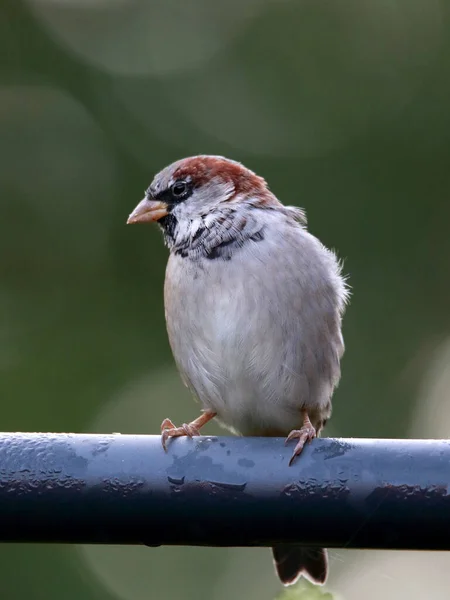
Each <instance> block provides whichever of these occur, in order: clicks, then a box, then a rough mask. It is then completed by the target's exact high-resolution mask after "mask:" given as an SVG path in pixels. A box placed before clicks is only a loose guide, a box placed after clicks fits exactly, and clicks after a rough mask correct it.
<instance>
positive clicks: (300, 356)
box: [127, 155, 349, 586]
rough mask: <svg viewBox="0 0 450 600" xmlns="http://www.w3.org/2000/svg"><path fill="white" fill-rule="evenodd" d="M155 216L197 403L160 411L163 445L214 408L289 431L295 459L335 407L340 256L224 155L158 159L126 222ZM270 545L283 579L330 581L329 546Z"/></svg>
mask: <svg viewBox="0 0 450 600" xmlns="http://www.w3.org/2000/svg"><path fill="white" fill-rule="evenodd" d="M296 188H297V186H294V190H296ZM152 222H156V223H157V224H158V225H159V227H160V228H161V230H162V233H163V237H164V241H165V244H166V246H167V247H168V249H169V258H168V262H167V267H166V275H165V282H164V306H165V318H166V326H167V332H168V337H169V342H170V346H171V349H172V353H173V356H174V359H175V363H176V365H177V368H178V370H179V372H180V375H181V378H182V379H183V381H184V383H185V385H186V386H187V387H188V388H189V390H190V391H191V393H192V395H193V396H194V398H195V399H197V401H199V402H200V404H201V406H202V410H201V414H200V416H199V417H198V418H196V419H194V420H193V421H192V422H190V423H184V424H183V425H181V426H176V425H175V424H174V423H173V422H172V421H171V420H170V419H164V421H163V422H162V424H161V439H162V445H163V447H164V449H166V445H167V442H168V440H169V439H170V438H174V437H178V436H189V437H192V436H197V435H199V434H200V429H201V428H202V427H203V426H204V425H205V424H206V423H208V422H209V421H211V420H212V419H214V418H215V419H216V420H217V421H218V422H219V423H220V424H221V425H223V426H225V427H227V428H228V429H230V430H231V431H232V432H234V433H236V434H238V435H244V436H271V437H273V436H276V437H278V436H283V437H286V443H290V442H291V441H294V440H295V441H296V444H295V447H294V450H293V454H292V457H291V459H290V463H289V464H290V465H291V464H292V463H293V461H294V460H295V459H296V457H298V456H299V455H300V454H301V452H302V450H303V447H304V446H305V444H306V443H309V442H310V441H311V440H312V439H313V438H315V437H316V436H318V435H319V434H320V432H321V430H322V429H323V427H324V426H325V424H326V422H327V420H328V419H329V418H330V416H331V397H332V394H333V391H334V389H335V388H336V386H337V384H338V382H339V379H340V375H341V370H340V360H341V357H342V355H343V352H344V341H343V336H342V318H343V315H344V312H345V308H346V305H347V303H348V298H349V286H348V284H347V281H346V279H347V278H346V277H344V276H343V274H342V262H341V261H340V260H339V259H338V258H337V256H336V254H335V252H334V251H332V250H329V249H328V248H326V247H325V246H324V245H323V244H322V243H321V242H320V241H319V240H318V238H317V237H315V236H313V235H312V234H311V233H310V232H309V231H308V229H307V221H306V214H305V211H304V210H303V209H301V208H298V207H293V206H285V205H284V204H282V203H281V202H280V201H279V200H278V198H277V197H276V196H275V194H274V193H273V192H272V191H271V190H270V189H269V186H268V184H267V182H266V181H265V180H264V179H263V178H262V177H260V176H259V175H257V174H256V173H254V172H253V171H251V170H250V169H248V168H246V167H245V166H244V165H243V164H242V163H240V162H237V161H234V160H231V159H227V158H225V157H222V156H213V155H197V156H190V157H187V158H183V159H181V160H178V161H176V162H173V163H172V164H170V165H169V166H167V167H165V168H164V169H162V170H161V171H160V172H159V173H158V174H157V175H156V176H155V177H154V179H153V181H152V183H151V184H150V186H149V187H148V189H147V190H146V192H145V196H144V198H143V200H142V201H141V202H139V203H138V205H137V206H136V208H135V209H134V210H133V211H132V213H131V214H130V215H129V217H128V221H127V223H128V224H131V223H152ZM272 551H273V558H274V563H275V568H276V571H277V573H278V576H279V578H280V580H281V582H282V583H283V584H284V585H286V586H287V585H291V584H293V583H295V582H296V581H297V580H298V578H299V577H300V575H303V576H304V577H306V578H307V579H309V580H310V581H312V582H314V583H316V584H324V583H325V581H326V578H327V571H328V558H327V551H326V550H325V549H318V548H310V547H304V546H302V545H298V544H277V545H275V546H274V547H273V549H272Z"/></svg>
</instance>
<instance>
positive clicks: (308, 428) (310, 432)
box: [285, 408, 317, 466]
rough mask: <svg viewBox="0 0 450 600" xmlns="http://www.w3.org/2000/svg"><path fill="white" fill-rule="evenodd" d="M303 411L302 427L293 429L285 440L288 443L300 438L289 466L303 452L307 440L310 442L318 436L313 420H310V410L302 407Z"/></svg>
mask: <svg viewBox="0 0 450 600" xmlns="http://www.w3.org/2000/svg"><path fill="white" fill-rule="evenodd" d="M301 412H302V417H303V426H302V428H301V429H294V430H293V431H291V433H290V434H289V435H288V436H287V438H286V441H285V444H287V443H288V442H290V441H291V440H293V439H297V438H298V442H297V445H296V446H295V448H294V452H293V454H292V457H291V460H290V461H289V466H291V465H292V463H293V462H294V460H295V457H296V456H299V455H300V454H301V453H302V450H303V447H304V445H305V444H306V443H307V442H308V443H309V442H310V441H311V440H313V439H314V438H315V437H317V433H316V430H315V429H314V427H313V425H312V423H311V421H310V420H309V415H308V411H307V410H306V409H305V408H302V411H301Z"/></svg>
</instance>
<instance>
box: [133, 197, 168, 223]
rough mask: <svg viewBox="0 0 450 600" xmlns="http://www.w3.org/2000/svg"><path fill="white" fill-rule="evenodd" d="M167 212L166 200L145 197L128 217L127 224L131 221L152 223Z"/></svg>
mask: <svg viewBox="0 0 450 600" xmlns="http://www.w3.org/2000/svg"><path fill="white" fill-rule="evenodd" d="M167 214H168V211H167V204H166V203H165V202H160V201H159V200H151V199H150V198H144V199H143V200H141V201H140V202H139V204H138V205H137V206H136V208H135V209H134V210H133V212H132V213H131V215H130V216H129V217H128V221H127V225H129V224H131V223H151V222H152V221H158V220H159V219H162V218H163V217H165V216H166V215H167Z"/></svg>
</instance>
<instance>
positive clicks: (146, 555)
mask: <svg viewBox="0 0 450 600" xmlns="http://www.w3.org/2000/svg"><path fill="white" fill-rule="evenodd" d="M449 30H450V11H449V5H448V2H444V1H439V0H372V1H369V0H226V1H224V2H219V1H218V0H216V1H211V0H164V1H159V2H156V1H155V0H147V1H145V0H141V1H138V0H29V2H24V1H20V0H2V3H1V4H0V48H1V51H0V69H1V71H0V77H1V79H0V84H1V86H0V194H1V196H0V197H1V201H0V252H1V261H0V273H1V278H0V394H1V400H2V423H1V429H2V430H5V431H7V430H22V431H36V430H38V431H121V432H123V433H126V432H142V433H149V432H157V431H158V428H159V424H160V423H161V421H162V419H163V418H164V417H171V418H172V419H174V420H175V421H183V420H185V419H190V418H192V417H194V416H195V415H196V414H197V413H196V411H197V408H196V407H195V405H194V404H193V403H192V402H191V400H190V398H189V393H188V392H187V390H185V388H184V387H183V386H182V385H181V383H180V381H179V379H178V375H177V373H176V371H175V370H174V365H173V361H172V357H171V354H170V350H169V346H168V342H167V339H166V333H165V324H164V314H163V300H162V285H163V278H164V269H165V262H166V254H167V253H166V249H165V248H164V247H163V244H162V237H161V235H160V233H159V232H158V230H157V228H156V227H145V226H142V227H131V228H130V227H126V226H125V221H126V218H127V216H128V214H129V213H130V212H131V210H132V209H133V208H134V206H135V205H136V203H137V202H138V201H139V200H140V199H141V197H142V196H143V191H144V189H145V188H146V187H147V186H148V184H149V183H150V181H151V179H152V177H153V174H154V173H155V172H156V171H158V170H159V169H160V168H162V167H163V166H165V165H166V164H167V163H168V162H170V161H173V160H175V159H178V158H181V157H183V156H186V155H191V154H196V153H214V154H224V155H226V156H229V157H230V158H234V159H236V160H240V161H242V162H244V164H246V165H247V166H249V167H250V168H252V169H254V170H255V171H257V172H258V173H260V174H261V175H263V176H264V177H265V178H266V179H267V180H268V182H269V184H270V186H271V188H272V190H273V191H274V192H275V193H276V194H277V195H278V196H279V197H280V199H281V200H282V201H283V202H285V203H287V204H298V205H299V206H302V207H304V208H305V209H306V211H307V213H308V217H309V227H310V230H311V231H312V232H313V233H314V234H316V235H318V236H319V237H320V238H321V239H322V240H323V242H324V243H326V244H327V245H328V246H331V247H333V248H336V249H337V250H338V252H339V255H340V256H341V257H342V258H343V259H344V260H345V271H346V272H347V273H349V275H350V283H351V285H352V287H353V298H352V302H351V306H350V308H349V309H348V312H347V316H346V318H345V322H344V334H345V339H346V346H347V352H346V355H345V359H344V362H343V379H342V383H341V385H340V388H339V390H338V391H337V393H336V394H335V399H334V415H333V419H332V421H331V424H330V425H329V426H328V427H327V431H326V435H342V436H357V437H370V436H372V437H402V436H417V437H448V435H449V432H450V408H449V406H450V404H449V400H450V392H449V390H450V344H449V333H450V310H449V304H450V235H449V229H450V225H449V219H450V203H449V201H448V194H449V187H450V170H449V159H450V147H449V146H450V110H449V105H450V76H449V73H450V38H449ZM208 432H209V433H219V430H218V429H217V427H216V426H215V425H212V426H208ZM0 564H1V566H0V581H1V597H2V598H6V599H8V600H9V599H11V600H15V599H22V598H23V599H25V598H27V599H46V600H52V599H57V598H58V599H60V598H64V599H67V600H72V599H78V598H83V599H85V600H94V599H98V600H113V599H120V600H144V599H148V598H159V599H161V600H165V599H170V598H175V597H178V598H186V599H191V598H195V599H196V600H203V599H205V600H206V599H212V600H225V599H226V600H228V599H229V598H238V599H239V598H245V599H249V600H253V599H255V600H256V599H258V600H266V599H271V598H273V596H274V595H275V594H276V593H277V591H278V590H279V584H278V583H277V580H276V578H275V576H274V574H273V571H272V566H271V559H270V554H269V552H268V551H267V550H263V549H197V548H163V549H150V548H119V547H113V548H103V547H68V546H67V547H66V546H53V547H50V546H19V545H10V546H2V547H0ZM449 585H450V557H449V556H448V555H447V554H437V553H434V554H433V553H401V552H398V553H394V552H391V553H385V552H362V551H359V552H357V551H352V552H350V551H345V550H336V551H332V552H331V577H330V581H329V586H328V589H329V590H331V591H333V592H335V593H336V594H337V596H338V597H342V598H345V599H347V600H353V599H354V600H359V599H360V598H365V599H369V600H370V599H372V598H373V599H375V598H376V599H378V598H379V597H380V596H381V595H382V594H383V595H384V597H386V598H408V599H416V598H417V599H418V600H419V599H422V598H428V597H431V595H432V594H433V593H434V594H435V595H436V596H435V597H446V596H447V590H448V587H449ZM440 594H442V595H441V596H440Z"/></svg>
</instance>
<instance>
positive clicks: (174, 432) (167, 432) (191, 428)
mask: <svg viewBox="0 0 450 600" xmlns="http://www.w3.org/2000/svg"><path fill="white" fill-rule="evenodd" d="M216 414H217V413H215V412H212V411H211V410H205V411H203V414H201V415H200V416H199V417H197V418H196V419H195V420H194V421H191V422H190V423H183V425H181V427H176V426H175V425H174V424H173V423H172V421H171V420H170V419H164V421H163V422H162V423H161V443H162V447H163V448H164V450H167V448H166V443H167V439H168V438H170V437H181V436H185V435H186V436H188V437H190V438H191V437H193V436H194V435H200V427H203V425H206V423H208V421H211V419H214V417H215V416H216Z"/></svg>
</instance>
